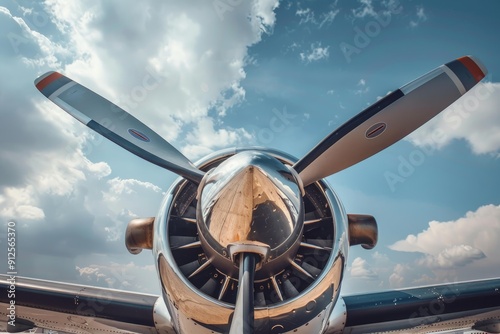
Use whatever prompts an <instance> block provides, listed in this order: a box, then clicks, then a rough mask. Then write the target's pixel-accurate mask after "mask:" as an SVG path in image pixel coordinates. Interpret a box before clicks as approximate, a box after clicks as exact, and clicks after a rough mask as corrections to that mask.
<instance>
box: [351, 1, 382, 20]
mask: <svg viewBox="0 0 500 334" xmlns="http://www.w3.org/2000/svg"><path fill="white" fill-rule="evenodd" d="M359 2H360V4H361V5H360V7H359V8H356V9H353V10H352V13H353V14H354V16H355V17H358V18H364V17H366V16H372V17H376V16H377V13H376V12H375V9H374V8H373V4H372V0H359Z"/></svg>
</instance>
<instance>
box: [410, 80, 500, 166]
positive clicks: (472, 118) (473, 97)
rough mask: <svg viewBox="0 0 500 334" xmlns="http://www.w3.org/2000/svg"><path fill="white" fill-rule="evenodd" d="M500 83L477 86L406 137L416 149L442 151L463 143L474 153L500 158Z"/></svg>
mask: <svg viewBox="0 0 500 334" xmlns="http://www.w3.org/2000/svg"><path fill="white" fill-rule="evenodd" d="M498 105H500V83H492V82H485V83H479V84H477V86H476V87H474V88H472V89H471V90H470V91H469V92H468V93H466V94H465V95H464V96H462V97H461V98H460V99H458V100H457V101H456V102H455V103H453V104H452V105H451V106H449V107H448V108H446V109H445V110H444V111H443V112H441V113H440V114H439V115H438V116H436V117H434V118H433V119H432V120H430V121H429V122H428V123H427V124H425V125H424V126H422V127H421V128H419V129H418V130H416V131H415V132H413V133H412V134H410V135H409V136H408V137H406V139H407V140H409V141H410V142H411V143H413V144H414V145H416V146H419V147H426V148H428V149H429V148H430V149H441V148H443V147H445V146H446V145H448V144H450V143H451V142H452V141H453V140H460V139H463V140H465V141H466V142H467V143H468V144H469V145H470V147H471V149H472V152H474V153H475V154H491V155H493V156H497V157H498V156H500V113H498Z"/></svg>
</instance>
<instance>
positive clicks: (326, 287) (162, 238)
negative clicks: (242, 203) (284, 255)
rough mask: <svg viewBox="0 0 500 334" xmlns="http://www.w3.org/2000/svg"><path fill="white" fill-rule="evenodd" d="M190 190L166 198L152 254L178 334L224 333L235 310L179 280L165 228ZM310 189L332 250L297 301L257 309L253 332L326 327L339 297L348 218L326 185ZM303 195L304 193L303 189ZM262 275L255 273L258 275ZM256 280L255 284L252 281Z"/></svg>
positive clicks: (179, 187) (177, 189)
mask: <svg viewBox="0 0 500 334" xmlns="http://www.w3.org/2000/svg"><path fill="white" fill-rule="evenodd" d="M239 152H241V151H237V150H232V151H230V150H226V151H223V152H218V153H216V154H213V155H211V156H210V157H208V158H206V159H205V160H203V161H201V162H198V163H197V165H198V166H199V167H200V168H201V169H204V167H206V166H211V165H217V164H218V163H220V160H224V159H228V158H230V157H231V156H232V155H234V154H238V153H239ZM264 153H266V154H268V155H271V156H272V157H275V158H278V159H279V160H280V161H283V162H287V163H288V164H290V165H291V164H293V162H294V161H295V160H294V158H292V157H290V156H289V155H287V154H285V153H282V152H277V151H271V150H265V151H264ZM188 187H191V184H190V183H189V182H187V181H185V180H183V179H178V181H177V182H175V183H174V185H173V186H172V187H171V188H170V190H169V191H168V192H167V195H166V196H165V198H164V201H163V203H162V206H161V208H160V211H159V213H158V216H157V218H156V224H155V236H156V237H155V239H154V245H153V253H154V256H155V258H156V259H157V269H158V273H159V278H160V282H161V286H162V292H163V297H164V300H165V302H166V303H167V308H168V310H169V312H170V314H171V317H172V321H173V323H174V326H175V328H176V330H177V331H179V332H182V333H184V332H185V333H199V334H205V333H207V334H208V333H227V332H228V331H229V325H228V324H230V323H231V319H232V316H233V313H234V308H235V305H234V304H232V303H227V302H224V301H221V300H217V299H216V298H214V297H211V296H209V295H207V294H205V293H203V292H202V291H200V289H199V288H197V287H196V286H194V285H193V283H192V282H191V281H190V279H188V278H187V277H186V276H185V275H184V274H183V272H182V271H181V269H180V267H179V264H178V263H177V262H176V258H175V257H174V255H173V253H172V248H171V245H170V241H169V234H168V233H169V232H168V231H169V225H168V224H174V223H175V219H173V218H172V217H171V212H172V211H174V209H173V207H174V206H177V207H179V206H183V205H184V203H185V201H189V199H187V200H184V199H180V198H178V195H179V194H181V193H182V192H183V189H186V188H188ZM309 187H314V189H317V190H315V193H316V191H319V194H320V195H319V196H321V200H320V202H323V201H324V202H325V207H322V208H323V209H324V210H328V211H329V212H331V215H332V219H333V220H332V224H333V229H334V236H333V240H332V243H331V244H330V245H328V247H331V253H330V255H329V257H328V259H327V262H326V264H325V267H324V269H323V270H322V271H321V272H320V273H318V275H317V276H315V277H314V280H313V281H312V282H311V283H310V285H309V286H308V287H307V288H306V289H305V290H303V291H301V292H300V293H299V294H298V295H297V296H294V297H290V298H287V299H285V300H283V301H281V302H279V301H278V302H276V303H274V304H271V305H266V306H257V307H255V331H256V332H259V333H261V332H262V333H281V332H289V331H290V332H293V331H294V330H295V329H299V332H298V333H301V332H307V331H309V330H310V329H311V326H312V323H313V322H314V323H315V322H316V321H319V322H320V324H321V323H322V324H325V322H324V321H325V320H326V317H327V316H328V314H329V313H328V311H329V310H331V305H332V303H333V302H334V301H335V300H337V298H338V297H339V293H340V283H341V280H342V276H343V272H344V269H345V266H346V262H345V259H346V258H347V252H348V247H349V242H348V235H347V215H346V213H345V211H344V209H343V207H342V205H341V203H340V202H339V200H338V198H337V196H336V195H335V194H334V193H333V192H332V191H331V190H330V189H329V187H328V186H327V184H326V183H324V182H323V181H318V182H316V183H315V184H313V185H310V186H309ZM309 187H308V188H309ZM194 189H196V188H194ZM309 189H310V188H309ZM305 190H306V192H308V190H307V188H306V189H305ZM309 191H310V190H309ZM314 196H316V195H314ZM316 200H319V198H316ZM200 237H201V236H200ZM305 245H307V243H305ZM318 256H321V253H318ZM227 261H228V263H230V265H231V267H232V268H235V266H234V265H233V263H232V261H230V260H229V259H227ZM292 261H293V260H292ZM262 270H263V269H261V270H260V271H258V272H257V273H259V272H262ZM219 271H220V272H219V273H223V274H224V275H228V273H225V272H223V271H222V270H220V269H219ZM257 273H256V274H257ZM272 277H274V276H272ZM256 279H258V278H257V277H256ZM312 327H315V326H312ZM301 328H303V329H304V331H302V330H301ZM318 328H320V327H318ZM323 328H324V327H323ZM313 330H314V328H313Z"/></svg>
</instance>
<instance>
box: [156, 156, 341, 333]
mask: <svg viewBox="0 0 500 334" xmlns="http://www.w3.org/2000/svg"><path fill="white" fill-rule="evenodd" d="M249 150H252V151H253V152H255V149H249ZM249 150H240V151H237V150H226V151H223V152H219V153H216V154H213V155H211V156H209V157H207V158H205V159H203V160H202V161H200V162H198V163H197V165H198V166H199V168H200V169H202V170H204V171H207V172H208V171H211V170H214V171H215V170H216V169H214V168H216V167H217V166H219V165H221V164H222V163H223V162H224V161H226V160H227V159H228V158H230V157H232V156H233V155H235V154H237V153H240V152H243V151H249ZM260 152H261V153H258V154H257V155H259V156H260V155H262V156H261V158H262V157H263V159H264V160H266V158H265V157H266V156H268V157H271V158H272V159H277V161H278V162H279V163H280V164H282V165H283V168H284V169H283V171H285V169H286V170H289V168H288V167H285V166H291V165H292V164H293V162H294V161H295V159H294V158H292V157H290V156H288V155H285V154H284V153H281V152H277V151H271V150H260ZM272 159H271V160H272ZM272 164H274V162H272ZM291 176H293V175H291ZM286 177H287V178H288V177H290V175H287V176H286ZM204 186H205V185H204V184H203V183H202V185H200V190H198V187H197V185H195V184H193V183H192V182H189V181H186V180H184V179H179V180H178V181H176V182H175V183H174V185H173V186H172V187H171V188H170V190H169V191H168V193H167V195H166V196H165V199H164V201H163V204H162V206H161V209H160V212H159V214H158V216H157V217H156V219H155V231H154V235H155V238H154V244H153V252H154V255H155V258H156V264H157V267H158V272H159V276H160V282H161V285H162V291H163V295H164V296H163V297H164V300H165V302H166V303H167V308H168V310H169V312H170V314H171V316H172V319H173V321H174V323H175V326H176V328H178V329H179V330H181V331H182V332H184V331H185V332H196V333H204V332H206V333H218V332H220V333H223V332H227V331H228V329H229V324H230V323H231V317H232V314H233V312H234V306H235V302H236V293H237V286H238V270H237V267H236V265H235V264H234V263H233V262H232V261H231V259H230V256H229V254H224V252H223V250H222V248H220V249H214V247H212V246H211V244H210V243H208V242H207V241H206V239H207V238H206V236H207V234H206V233H207V231H205V230H203V226H205V227H206V226H207V225H206V224H205V222H204V221H202V222H201V223H202V225H201V227H202V228H201V229H200V220H199V218H200V217H198V220H197V207H198V201H199V198H198V199H197V197H198V195H199V194H201V193H202V192H203V189H204V188H203V187H204ZM288 186H291V184H289V185H287V187H288ZM299 188H300V186H299ZM296 190H297V189H295V190H292V192H295V193H296ZM283 205H284V206H288V207H287V210H289V212H293V211H294V210H296V209H298V211H302V212H297V214H298V215H297V217H296V219H298V220H299V221H298V222H297V224H298V225H294V226H289V228H290V230H289V231H288V232H289V235H291V236H292V239H293V241H294V242H291V243H290V244H287V242H286V241H287V240H288V239H287V238H285V237H283V240H281V241H280V242H279V243H276V244H275V245H274V246H276V247H274V248H273V249H270V251H273V250H274V251H277V252H278V253H274V254H275V255H284V256H282V257H281V259H280V261H278V260H275V265H273V261H271V260H269V259H268V260H267V261H265V262H264V263H263V264H262V268H259V269H261V270H258V271H257V272H256V280H255V282H254V295H255V329H256V331H257V332H263V333H266V332H267V333H283V332H288V331H293V330H294V329H297V328H300V327H302V326H306V327H304V328H307V331H308V332H320V331H321V330H322V329H323V328H324V327H325V326H326V321H327V320H326V319H327V318H328V316H329V314H330V311H331V309H332V307H333V305H334V304H335V301H336V299H337V298H338V295H339V291H340V283H341V280H342V275H343V271H344V269H345V265H346V264H345V259H346V257H347V250H348V246H349V242H348V235H347V230H348V229H347V215H346V213H345V211H344V209H343V207H342V205H341V204H340V202H339V200H338V198H337V197H336V195H335V194H334V193H333V191H332V190H331V189H329V187H328V186H327V185H326V183H324V182H322V181H318V182H315V183H313V184H311V185H309V186H307V187H306V188H305V189H303V197H302V200H301V203H300V204H299V206H297V205H296V204H294V205H292V204H290V203H287V204H283ZM198 210H199V209H198ZM199 215H200V212H198V216H199ZM294 219H295V218H294ZM297 231H298V232H297ZM294 233H298V235H297V236H295V235H294ZM200 234H201V235H200ZM212 241H213V240H212ZM250 241H252V240H250ZM257 242H258V241H257ZM215 245H216V246H217V245H219V243H215ZM280 245H285V246H284V247H282V248H281V249H279V248H280V247H279V246H280ZM278 257H279V256H278ZM272 259H274V258H272Z"/></svg>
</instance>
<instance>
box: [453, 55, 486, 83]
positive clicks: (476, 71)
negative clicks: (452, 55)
mask: <svg viewBox="0 0 500 334" xmlns="http://www.w3.org/2000/svg"><path fill="white" fill-rule="evenodd" d="M457 60H458V61H460V62H461V63H462V64H464V66H465V67H466V68H467V70H468V71H469V72H470V73H471V74H472V76H473V77H474V79H475V80H476V81H477V82H479V81H481V80H482V79H483V78H484V77H485V76H486V74H488V70H487V69H486V67H485V66H484V65H483V63H482V62H481V61H480V60H479V59H477V58H476V57H474V56H464V57H460V58H458V59H457Z"/></svg>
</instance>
